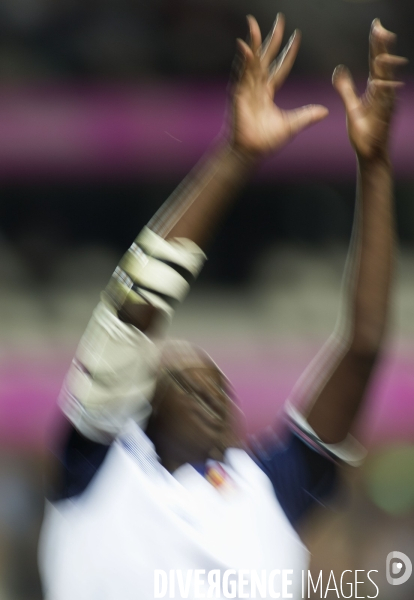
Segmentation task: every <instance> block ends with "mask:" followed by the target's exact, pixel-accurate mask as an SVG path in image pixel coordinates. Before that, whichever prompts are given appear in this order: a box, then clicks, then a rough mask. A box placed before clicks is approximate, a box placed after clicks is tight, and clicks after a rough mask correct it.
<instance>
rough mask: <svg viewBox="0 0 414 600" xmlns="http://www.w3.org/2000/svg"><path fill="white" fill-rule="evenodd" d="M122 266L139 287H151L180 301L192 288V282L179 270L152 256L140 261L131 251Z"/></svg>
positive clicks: (150, 288) (123, 260)
mask: <svg viewBox="0 0 414 600" xmlns="http://www.w3.org/2000/svg"><path fill="white" fill-rule="evenodd" d="M120 267H121V269H124V271H125V272H126V273H127V274H128V275H129V276H130V277H131V279H132V280H133V281H134V282H135V283H136V284H137V285H138V286H139V287H141V286H142V287H144V288H149V290H153V291H155V292H158V293H159V294H163V295H166V296H169V297H171V298H174V299H176V300H178V301H180V302H181V301H182V300H184V298H185V297H186V295H187V293H188V291H189V289H190V284H189V283H187V281H186V280H185V279H184V277H182V276H181V275H180V274H179V273H177V271H175V270H174V269H173V268H172V267H170V266H169V265H166V264H165V263H163V262H160V261H159V260H157V259H156V258H153V257H151V256H148V257H146V260H145V261H144V260H141V261H138V260H136V258H135V257H134V254H133V253H132V252H131V251H129V252H127V254H126V255H125V256H124V258H123V259H122V261H121V264H120Z"/></svg>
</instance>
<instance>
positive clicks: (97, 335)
mask: <svg viewBox="0 0 414 600" xmlns="http://www.w3.org/2000/svg"><path fill="white" fill-rule="evenodd" d="M248 20H249V27H250V43H249V44H247V43H245V42H243V41H241V40H238V44H239V49H240V52H241V55H242V57H243V69H242V72H241V75H240V77H239V79H238V82H237V85H235V87H234V89H233V92H232V110H231V117H230V120H229V123H228V125H229V133H228V135H227V137H226V138H225V139H222V141H221V142H220V143H219V144H218V145H217V147H216V149H215V150H214V151H213V152H211V153H210V154H209V155H208V156H207V157H206V158H204V160H203V161H202V162H201V164H200V165H199V166H197V168H196V169H195V170H194V171H193V172H192V173H190V175H189V176H188V177H187V178H186V179H185V180H184V182H183V183H182V184H181V185H180V186H179V188H178V189H177V190H176V191H175V192H174V194H173V195H172V196H171V197H170V198H169V199H168V200H167V202H166V203H165V204H164V205H163V206H162V208H161V209H160V210H159V211H158V212H157V213H156V215H155V216H154V217H153V219H152V220H151V221H150V223H149V224H148V226H147V227H145V228H144V230H143V231H142V232H141V233H140V235H139V236H138V238H137V239H136V241H135V243H134V244H133V245H132V247H131V248H130V250H129V251H128V252H127V254H126V255H125V256H124V258H123V259H122V261H121V262H120V264H119V266H118V268H117V269H116V271H115V273H114V274H113V276H112V279H111V281H110V283H109V285H108V287H107V289H106V290H105V292H104V293H103V294H102V298H101V302H100V304H99V305H98V307H97V308H96V310H95V312H94V314H93V317H92V319H91V321H90V323H89V326H88V328H87V330H86V332H85V334H84V337H83V338H82V341H81V343H80V345H79V347H78V350H77V352H76V356H75V358H74V360H73V363H72V366H71V368H70V371H69V373H68V375H67V378H66V381H65V384H64V387H63V390H62V394H61V397H60V404H61V407H62V410H63V412H64V413H65V415H66V417H67V419H68V420H69V422H70V432H69V434H68V436H67V438H66V439H65V440H64V443H62V445H63V448H62V452H61V455H60V457H59V459H60V465H59V473H60V480H59V482H58V484H56V485H55V488H54V493H53V495H52V496H51V498H50V500H51V502H50V503H49V504H48V506H47V511H46V518H45V524H44V528H43V535H42V541H41V550H40V565H41V572H42V576H43V582H44V589H45V595H46V598H47V599H48V600H73V598H76V599H77V600H132V599H134V600H136V599H138V598H139V599H144V600H145V599H150V598H154V597H176V598H178V597H189V598H194V597H202V594H203V593H205V590H206V587H205V586H208V585H210V586H213V588H214V586H216V587H215V588H214V589H213V592H212V594H213V597H223V596H227V597H229V596H228V589H227V590H226V589H225V585H226V581H225V580H224V575H225V573H228V570H229V569H233V570H234V574H235V577H236V579H237V577H238V575H237V574H240V573H242V579H241V581H242V586H241V588H240V587H238V588H237V589H236V591H235V594H236V595H233V596H231V597H246V596H245V595H243V594H245V593H246V589H248V584H249V581H250V583H251V578H254V577H256V575H254V573H256V574H262V575H263V574H264V575H263V576H264V577H265V579H266V577H267V575H266V574H268V575H270V574H271V573H273V575H272V581H271V582H270V581H268V580H267V585H268V586H269V587H268V588H266V590H267V591H265V592H263V593H264V594H265V596H263V595H262V596H261V597H267V595H269V596H270V594H277V593H281V594H282V592H287V593H293V594H294V596H293V597H299V585H300V575H299V573H300V571H301V569H306V568H307V560H308V553H307V551H306V549H305V548H304V547H303V545H302V544H301V542H300V539H299V537H298V535H297V533H296V528H297V525H298V523H299V522H300V521H301V520H302V519H304V518H306V516H307V514H308V513H309V510H310V508H311V507H312V506H313V505H314V504H315V503H321V502H323V498H324V497H325V496H326V494H327V493H328V492H330V491H331V490H332V489H333V487H334V484H335V472H336V468H337V465H338V464H340V463H341V462H349V463H351V464H352V463H353V464H356V463H357V462H358V461H359V460H360V458H361V449H360V447H359V445H358V444H357V442H356V441H355V440H353V438H351V437H350V436H349V430H350V427H351V425H352V423H353V421H354V417H355V415H356V413H357V410H358V408H359V406H360V404H361V401H362V399H363V397H364V394H365V390H366V387H367V384H368V381H369V378H370V376H371V373H372V370H373V367H374V364H375V362H376V359H377V356H378V353H379V350H380V347H381V342H382V339H383V335H384V329H385V324H386V316H387V308H388V303H389V290H390V278H391V266H392V260H393V259H392V254H393V245H394V221H393V198H392V180H391V166H390V158H389V150H388V146H389V131H390V121H391V116H392V113H393V106H394V92H395V88H396V87H398V85H399V83H398V82H396V81H395V77H394V71H395V67H397V66H398V65H400V64H402V63H403V62H404V59H402V58H399V57H397V56H394V55H393V54H391V53H390V48H391V45H392V43H393V41H394V35H393V34H391V33H390V32H388V31H386V30H385V29H384V28H383V27H382V25H381V24H380V22H379V21H378V20H375V21H374V22H373V25H372V29H371V34H370V75H369V80H368V85H367V89H366V91H365V94H364V95H363V97H358V95H357V94H356V92H355V89H354V86H353V83H352V79H351V76H350V74H349V72H348V71H347V70H346V69H345V68H344V67H338V68H337V69H336V70H335V73H334V77H333V83H334V86H335V88H336V89H337V91H338V92H339V94H340V96H341V98H342V100H343V102H344V105H345V110H346V116H347V126H348V133H349V138H350V142H351V144H352V146H353V148H354V150H355V152H356V157H357V163H358V174H357V178H358V183H357V207H356V216H355V226H354V231H353V236H352V244H351V255H350V259H349V261H348V269H347V276H346V278H345V290H344V291H345V305H344V313H343V315H342V319H341V320H340V321H339V324H338V327H337V328H336V331H335V333H334V335H333V336H332V338H331V339H330V340H329V342H328V343H327V344H326V346H325V347H324V348H323V350H322V351H321V352H320V354H319V355H318V356H317V357H316V359H315V361H314V362H313V363H312V365H311V366H310V367H309V369H308V370H307V372H306V373H305V375H304V376H303V377H302V378H301V380H300V381H299V383H298V385H297V387H296V390H295V392H294V394H293V397H294V399H295V405H297V404H298V403H299V405H300V406H302V407H304V408H301V411H300V412H299V411H298V410H297V408H293V406H292V405H291V406H290V407H288V408H287V411H286V412H287V415H288V418H287V429H288V432H287V434H286V437H285V439H284V440H283V443H281V442H280V440H277V439H272V438H271V437H270V439H266V440H265V439H261V438H260V437H259V438H258V440H257V442H255V443H254V444H253V447H252V448H251V449H247V448H245V447H244V446H243V444H242V443H241V442H240V440H239V433H238V428H237V413H238V409H237V408H236V405H235V403H234V402H233V400H232V390H231V386H230V383H229V382H228V381H227V379H226V377H225V376H224V374H223V373H222V372H221V371H220V369H219V368H218V367H217V365H216V364H215V363H214V362H213V361H212V360H211V358H210V357H209V356H208V355H207V354H205V353H204V352H203V351H202V350H200V349H198V348H196V347H194V346H192V345H190V344H187V343H185V342H173V341H170V342H168V341H167V342H165V343H164V344H160V343H159V339H160V337H161V336H162V334H163V333H164V332H165V325H166V323H167V322H168V321H169V320H170V319H171V317H172V315H173V309H174V306H175V305H176V304H177V303H178V302H180V301H182V300H183V299H184V297H185V295H186V293H187V291H188V289H189V286H190V283H191V281H192V280H193V279H194V278H195V277H196V276H197V274H198V273H199V271H200V269H201V267H202V264H203V261H204V258H205V255H204V250H205V248H206V247H207V243H208V241H209V240H210V238H211V236H212V234H214V232H215V231H216V229H217V227H218V224H219V222H220V220H221V218H222V216H223V213H224V212H225V211H226V210H227V209H228V208H229V206H230V204H231V201H232V198H233V197H234V195H235V192H236V191H237V189H238V188H240V187H241V185H242V184H243V182H244V181H245V180H246V179H247V177H248V175H249V174H250V173H251V172H252V171H253V169H254V167H255V166H256V164H257V162H258V161H259V160H260V159H261V158H262V157H264V156H266V155H267V154H269V153H271V152H275V151H278V150H281V149H282V147H283V146H284V145H285V144H286V143H288V142H289V141H290V140H291V139H292V138H293V137H294V136H295V135H297V134H298V133H300V131H301V130H302V129H304V128H305V127H308V126H309V125H312V124H314V123H316V122H317V121H320V120H321V119H323V118H324V117H326V116H327V110H326V109H325V108H324V107H322V106H306V107H302V108H299V109H296V110H292V111H283V110H281V109H280V108H278V107H277V105H276V104H274V95H275V92H277V90H278V89H279V88H280V87H281V85H282V84H283V82H284V80H285V79H286V77H287V75H288V74H289V72H290V70H291V68H292V66H293V63H294V61H295V58H296V55H297V52H298V49H299V45H300V34H299V32H297V31H296V32H295V33H294V35H293V36H292V37H291V39H290V41H289V43H288V44H287V46H286V47H285V48H284V50H283V51H282V52H281V53H280V54H279V56H277V54H278V52H279V48H280V46H281V42H282V37H283V33H284V19H283V16H282V15H279V17H278V19H277V20H276V23H275V25H274V28H273V30H272V32H271V34H270V35H269V37H268V39H267V40H266V41H265V42H264V43H262V40H261V33H260V29H259V26H258V24H257V22H256V21H255V19H254V18H253V17H249V19H248ZM241 243H244V244H249V243H251V241H250V240H248V239H245V240H241ZM253 243H254V241H253ZM275 385H277V381H276V382H275ZM243 570H245V571H243ZM289 570H291V574H290V575H289V578H290V579H291V581H290V580H287V579H286V578H285V576H284V573H286V572H288V573H289V572H290V571H289ZM197 572H198V575H197V576H195V575H194V574H195V573H197ZM178 573H181V575H178ZM200 573H201V574H200ZM246 573H247V574H246ZM223 574H224V575H223ZM221 575H223V579H221V580H220V576H221ZM193 576H194V577H193ZM180 577H181V579H180ZM200 578H201V579H202V580H203V581H202V584H203V586H204V587H200V585H201V583H200ZM203 578H204V579H203ZM246 578H247V583H246ZM249 578H250V579H249ZM237 581H239V583H240V580H239V579H237ZM243 582H244V584H243ZM227 583H228V581H227ZM256 583H257V582H256ZM261 583H262V584H263V583H264V584H266V581H264V582H263V581H262V582H261ZM246 585H247V588H246ZM174 589H175V591H174ZM200 590H201V591H200ZM203 590H204V591H203ZM214 590H215V591H214ZM210 591H211V590H210ZM174 594H175V596H174ZM199 594H201V595H199ZM214 594H215V595H214ZM273 597H276V596H273ZM285 597H286V596H285Z"/></svg>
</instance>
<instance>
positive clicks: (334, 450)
mask: <svg viewBox="0 0 414 600" xmlns="http://www.w3.org/2000/svg"><path fill="white" fill-rule="evenodd" d="M285 411H286V414H287V415H288V417H289V418H290V419H291V421H293V423H294V424H295V425H297V426H298V428H299V429H300V430H301V431H303V432H304V433H305V435H306V434H308V435H309V437H310V439H311V440H312V441H314V442H315V443H316V444H317V445H318V446H320V447H321V448H322V449H323V448H325V449H326V450H327V451H328V453H329V454H332V455H334V456H335V457H337V458H339V460H341V461H343V462H346V463H348V464H349V465H351V466H353V467H358V466H359V465H361V464H362V462H363V461H364V459H365V457H366V455H367V451H366V449H365V448H364V446H362V444H360V443H359V442H358V440H356V439H355V438H354V437H353V436H352V435H350V434H348V435H347V437H346V438H345V439H344V441H343V442H340V443H338V444H326V443H325V442H323V441H322V440H321V439H320V438H319V437H318V436H317V435H316V433H315V431H314V430H313V429H312V427H311V426H310V425H309V423H308V422H307V421H306V419H305V417H304V416H303V415H302V414H301V413H300V412H299V411H298V410H297V409H296V408H295V407H294V406H293V405H292V404H291V403H290V402H287V403H286V405H285Z"/></svg>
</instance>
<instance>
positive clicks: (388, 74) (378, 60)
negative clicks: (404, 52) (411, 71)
mask: <svg viewBox="0 0 414 600" xmlns="http://www.w3.org/2000/svg"><path fill="white" fill-rule="evenodd" d="M407 63H408V59H406V58H404V57H403V56H396V55H394V54H387V53H383V54H378V56H376V57H375V60H374V71H375V74H376V75H375V77H373V78H375V79H379V78H380V79H384V80H392V79H393V78H394V73H395V70H396V69H397V68H398V67H403V66H404V65H406V64H407Z"/></svg>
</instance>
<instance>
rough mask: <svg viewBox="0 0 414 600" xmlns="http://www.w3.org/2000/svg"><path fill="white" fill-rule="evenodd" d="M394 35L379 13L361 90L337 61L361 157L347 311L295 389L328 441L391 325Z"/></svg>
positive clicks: (340, 433)
mask: <svg viewBox="0 0 414 600" xmlns="http://www.w3.org/2000/svg"><path fill="white" fill-rule="evenodd" d="M394 41H395V35H394V34H392V33H390V32H389V31H387V30H385V29H384V28H383V27H382V25H381V23H380V22H379V20H378V19H376V20H374V22H373V24H372V28H371V33H370V75H369V80H368V84H367V89H366V91H365V94H364V95H363V96H362V97H358V95H357V93H356V91H355V87H354V84H353V81H352V78H351V75H350V73H349V71H348V70H347V69H346V68H345V67H343V66H340V67H337V68H336V70H335V72H334V76H333V85H334V87H335V88H336V90H337V91H338V93H339V94H340V96H341V98H342V101H343V103H344V106H345V111H346V117H347V127H348V134H349V139H350V142H351V144H352V146H353V148H354V150H355V152H356V157H357V198H356V209H355V219H354V228H353V233H352V241H351V248H350V255H349V259H348V263H347V269H346V272H345V277H344V290H343V291H344V302H343V313H342V314H341V316H340V320H339V322H338V325H337V328H336V331H335V333H334V335H333V336H332V337H331V339H330V340H329V342H328V343H327V345H326V346H325V347H324V348H323V349H322V351H321V353H320V354H319V355H318V356H317V357H316V359H315V361H314V362H313V363H312V364H311V365H310V367H309V369H308V370H307V371H306V372H305V374H304V376H303V377H302V379H301V380H300V381H299V383H298V386H297V388H296V390H295V394H294V395H296V396H300V398H301V400H302V401H303V400H304V399H305V398H307V399H310V403H309V407H308V416H307V422H308V424H309V425H310V427H311V428H312V429H313V430H314V432H315V433H316V434H317V436H318V437H319V438H320V439H322V441H324V442H327V443H338V442H342V441H343V440H344V439H345V438H346V436H347V434H348V432H349V430H350V428H351V425H352V423H353V420H354V418H355V415H356V413H357V411H358V408H359V406H360V404H361V401H362V400H363V398H364V395H365V392H366V389H367V384H368V382H369V379H370V376H371V374H372V371H373V368H374V365H375V363H376V360H377V358H378V354H379V352H380V350H381V346H382V341H383V338H384V332H385V330H386V324H387V314H388V307H389V297H390V284H391V278H392V265H393V252H394V238H395V228H394V214H393V213H394V207H393V185H392V171H391V162H390V156H389V137H390V124H391V118H392V115H393V111H394V100H395V98H394V96H395V89H396V88H397V87H398V86H400V85H401V84H400V82H397V81H395V75H394V73H395V68H396V67H397V66H399V65H402V64H404V63H405V62H406V61H405V59H403V58H401V57H398V56H394V55H392V54H391V53H390V51H391V50H390V48H391V46H392V44H393V42H394Z"/></svg>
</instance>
